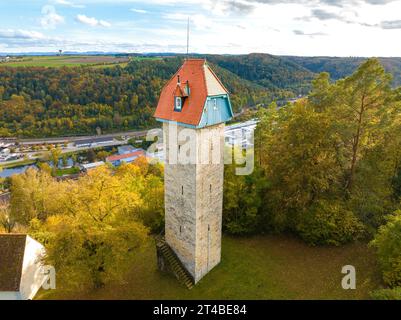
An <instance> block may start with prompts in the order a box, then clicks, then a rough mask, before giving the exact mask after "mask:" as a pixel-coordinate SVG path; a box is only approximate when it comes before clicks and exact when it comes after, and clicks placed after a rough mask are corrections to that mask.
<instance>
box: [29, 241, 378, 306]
mask: <svg viewBox="0 0 401 320" xmlns="http://www.w3.org/2000/svg"><path fill="white" fill-rule="evenodd" d="M222 248H223V251H222V262H221V263H220V265H218V266H217V267H216V268H215V269H213V270H212V271H211V272H210V273H209V274H208V275H206V276H205V278H203V279H202V280H201V281H200V282H199V283H198V284H197V285H196V287H195V288H193V289H192V290H187V289H186V288H184V287H183V286H181V285H180V284H179V283H178V282H177V281H176V280H175V278H173V277H172V276H170V275H168V274H162V273H160V272H159V271H158V270H157V265H156V253H155V247H154V245H153V244H152V245H149V247H148V248H146V250H144V251H143V252H142V253H141V254H140V255H139V256H138V259H137V261H136V262H135V263H133V268H132V270H131V272H130V273H129V274H128V275H127V276H126V281H125V283H122V284H121V283H113V284H109V285H107V286H105V287H104V288H102V289H100V290H98V291H91V292H85V293H83V292H80V293H77V294H70V295H68V294H64V293H63V292H58V291H57V290H54V291H43V290H42V291H41V292H40V293H39V294H38V296H37V299H369V292H370V291H371V290H374V289H376V288H378V287H380V286H381V285H382V283H381V279H380V273H379V271H378V268H377V265H376V262H375V256H374V254H373V252H372V250H371V249H369V248H368V247H367V245H366V244H365V243H355V244H351V245H347V246H343V247H339V248H335V247H310V246H307V245H306V244H304V243H303V242H301V241H300V240H297V239H294V238H290V237H283V236H258V237H253V238H232V237H227V236H225V237H224V238H223V247H222ZM348 264H350V265H353V266H355V268H356V273H357V274H356V279H357V284H356V285H357V288H356V290H343V289H342V287H341V279H342V277H343V276H344V275H343V274H342V273H341V269H342V267H343V266H344V265H348Z"/></svg>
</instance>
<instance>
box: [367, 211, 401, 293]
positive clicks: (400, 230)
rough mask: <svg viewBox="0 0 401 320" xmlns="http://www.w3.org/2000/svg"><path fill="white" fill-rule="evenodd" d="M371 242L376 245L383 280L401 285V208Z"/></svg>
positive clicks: (392, 285)
mask: <svg viewBox="0 0 401 320" xmlns="http://www.w3.org/2000/svg"><path fill="white" fill-rule="evenodd" d="M371 244H372V245H373V246H374V247H376V249H377V254H378V261H379V265H380V267H381V269H382V272H383V280H384V281H385V282H386V283H387V284H388V285H389V286H391V287H396V286H401V210H399V211H397V212H395V213H394V214H393V215H391V216H390V217H388V220H387V223H386V224H385V225H383V226H382V227H380V229H379V232H378V233H377V235H376V237H375V239H374V240H373V241H372V242H371Z"/></svg>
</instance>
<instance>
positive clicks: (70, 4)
mask: <svg viewBox="0 0 401 320" xmlns="http://www.w3.org/2000/svg"><path fill="white" fill-rule="evenodd" d="M53 2H54V3H55V4H59V5H63V6H67V7H71V8H79V9H82V8H85V5H83V4H75V3H74V2H71V1H68V0H53Z"/></svg>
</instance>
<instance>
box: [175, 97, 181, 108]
mask: <svg viewBox="0 0 401 320" xmlns="http://www.w3.org/2000/svg"><path fill="white" fill-rule="evenodd" d="M181 109H182V98H181V97H175V103H174V110H175V111H181Z"/></svg>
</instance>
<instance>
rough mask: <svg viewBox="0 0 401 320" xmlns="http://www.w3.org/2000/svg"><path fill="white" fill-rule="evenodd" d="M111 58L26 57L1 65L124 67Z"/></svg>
mask: <svg viewBox="0 0 401 320" xmlns="http://www.w3.org/2000/svg"><path fill="white" fill-rule="evenodd" d="M118 61H119V59H118V58H115V57H113V56H29V57H28V56H27V57H23V58H21V59H20V60H18V61H10V62H6V63H1V64H0V66H8V67H56V68H58V67H77V66H85V65H90V66H93V67H94V68H108V67H113V66H116V65H117V64H118V65H120V66H122V67H124V66H126V65H127V63H126V62H121V63H118Z"/></svg>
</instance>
